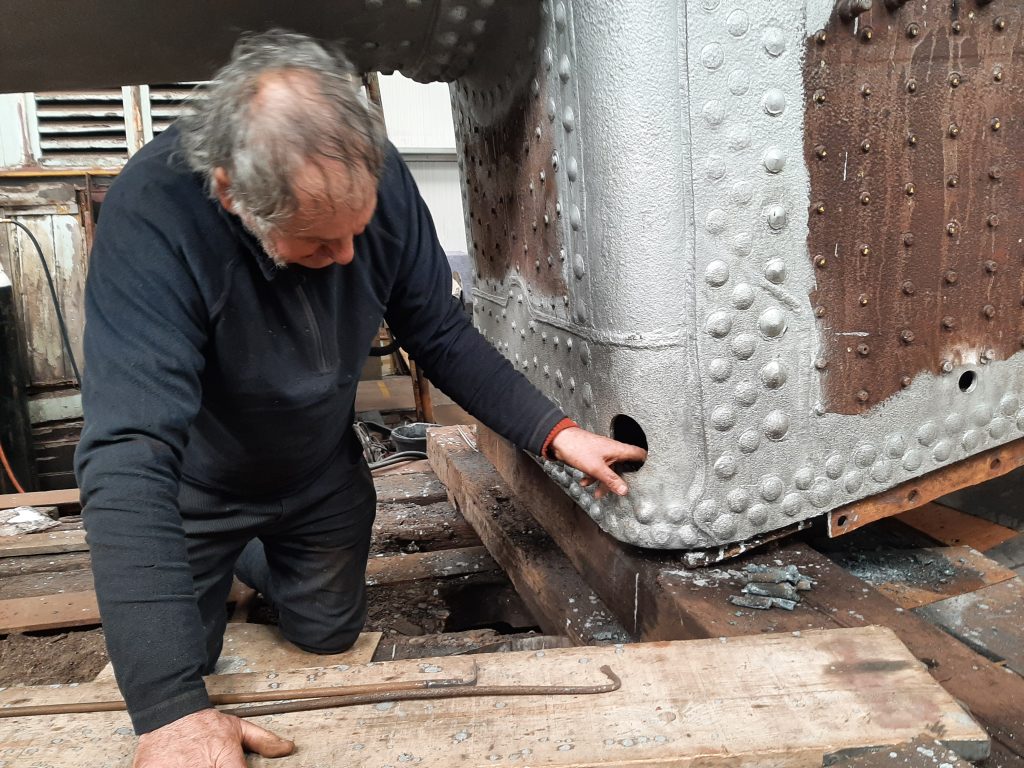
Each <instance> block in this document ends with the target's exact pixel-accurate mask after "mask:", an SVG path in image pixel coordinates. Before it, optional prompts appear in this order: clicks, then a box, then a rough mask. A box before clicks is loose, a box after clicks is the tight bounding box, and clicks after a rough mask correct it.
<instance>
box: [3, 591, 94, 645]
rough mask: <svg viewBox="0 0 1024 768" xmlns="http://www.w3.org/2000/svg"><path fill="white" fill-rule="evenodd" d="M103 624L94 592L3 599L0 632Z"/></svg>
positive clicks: (34, 630) (33, 630) (4, 633)
mask: <svg viewBox="0 0 1024 768" xmlns="http://www.w3.org/2000/svg"><path fill="white" fill-rule="evenodd" d="M99 623H100V608H99V605H98V604H97V603H96V593H95V592H91V591H90V592H72V593H70V594H63V595H46V596H43V597H18V598H13V599H11V600H0V634H3V635H6V634H9V633H11V632H36V631H39V630H44V629H60V628H63V627H86V626H91V625H95V624H99Z"/></svg>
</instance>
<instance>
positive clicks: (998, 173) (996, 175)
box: [988, 166, 1003, 181]
mask: <svg viewBox="0 0 1024 768" xmlns="http://www.w3.org/2000/svg"><path fill="white" fill-rule="evenodd" d="M988 177H989V178H990V179H992V180H993V181H999V180H1000V179H1001V178H1003V171H1002V169H1001V168H999V167H998V166H993V167H992V168H990V169H989V171H988Z"/></svg>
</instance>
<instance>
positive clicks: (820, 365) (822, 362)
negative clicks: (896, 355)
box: [814, 337, 1024, 371]
mask: <svg viewBox="0 0 1024 768" xmlns="http://www.w3.org/2000/svg"><path fill="white" fill-rule="evenodd" d="M1021 340H1022V344H1021V346H1024V337H1021ZM814 367H815V368H817V369H818V370H819V371H824V370H825V369H826V368H828V360H826V359H825V358H823V357H819V358H817V359H816V360H815V361H814Z"/></svg>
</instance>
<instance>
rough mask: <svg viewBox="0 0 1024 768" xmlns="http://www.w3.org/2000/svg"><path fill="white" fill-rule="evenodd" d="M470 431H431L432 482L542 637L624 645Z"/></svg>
mask: <svg viewBox="0 0 1024 768" xmlns="http://www.w3.org/2000/svg"><path fill="white" fill-rule="evenodd" d="M460 429H461V430H462V431H463V432H464V433H467V434H473V429H472V428H466V427H446V428H444V429H435V430H432V431H431V433H430V436H429V438H428V443H427V453H428V455H429V456H430V460H431V464H432V466H433V467H434V471H435V472H436V473H437V476H438V478H439V479H440V480H441V481H442V482H443V483H444V484H445V486H446V487H447V488H448V490H449V492H450V493H451V494H452V496H453V497H454V498H455V500H456V503H457V504H458V507H459V509H460V510H462V512H463V513H464V514H465V515H466V516H467V517H468V518H469V519H470V521H471V522H472V523H473V525H474V526H475V528H476V530H477V531H478V532H479V534H480V536H481V537H482V539H483V540H484V542H485V544H486V546H487V548H488V550H489V551H490V552H491V553H492V554H493V555H494V557H495V559H497V561H498V562H499V563H500V564H501V567H502V568H503V569H504V571H505V573H507V574H508V576H509V578H510V579H511V581H512V583H513V585H515V588H516V591H517V592H518V593H519V596H520V597H522V599H523V601H524V602H525V603H526V605H527V607H529V609H530V612H531V613H532V614H533V615H534V616H536V617H537V620H538V622H539V623H540V626H541V628H542V629H543V630H544V631H545V632H547V633H549V634H565V635H568V636H569V637H570V638H572V640H573V641H574V642H576V643H578V644H580V645H589V644H591V643H595V642H629V640H630V637H629V634H628V633H627V632H626V631H625V630H624V629H623V627H622V625H621V624H619V622H618V621H617V620H616V619H615V618H614V617H613V616H612V613H611V611H609V610H608V608H607V607H606V606H605V605H604V604H603V603H602V602H601V600H600V598H599V597H598V596H597V595H596V594H595V593H594V590H593V589H592V588H591V587H589V586H588V585H587V584H586V582H584V581H583V579H582V577H581V576H580V575H579V573H578V572H577V571H576V570H575V569H574V568H573V567H572V564H571V563H570V562H569V561H568V559H567V558H566V557H565V555H564V554H562V552H561V551H560V550H559V549H558V547H557V545H556V544H555V543H554V541H553V540H552V539H551V537H550V536H548V535H547V534H546V533H545V532H544V531H543V530H542V529H541V528H540V526H538V525H536V523H535V522H534V521H533V519H532V518H531V517H530V515H529V513H527V512H526V511H525V510H523V509H522V508H520V507H519V506H518V505H517V504H516V503H515V502H514V501H513V500H512V499H511V496H512V492H511V490H510V489H509V488H508V486H507V485H506V484H505V483H504V482H503V481H502V480H501V477H500V476H499V475H498V473H497V471H495V469H494V467H493V465H491V463H490V462H489V461H487V459H486V458H485V457H484V456H483V455H482V454H480V453H479V452H478V451H477V450H476V449H475V448H472V447H471V446H470V445H469V444H468V443H467V442H466V440H465V439H464V437H463V434H462V433H460V431H459V430H460Z"/></svg>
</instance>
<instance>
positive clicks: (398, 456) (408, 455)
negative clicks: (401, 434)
mask: <svg viewBox="0 0 1024 768" xmlns="http://www.w3.org/2000/svg"><path fill="white" fill-rule="evenodd" d="M425 458H427V454H425V453H423V451H402V452H401V453H393V454H391V455H390V456H388V457H386V458H383V459H381V460H380V461H375V462H373V463H372V464H370V465H369V466H370V471H371V472H372V471H373V470H375V469H384V467H390V466H392V465H394V464H404V463H405V462H407V461H419V460H421V459H425Z"/></svg>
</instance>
